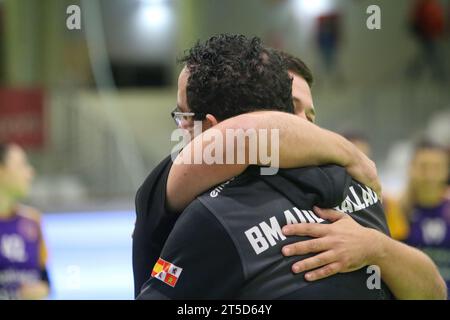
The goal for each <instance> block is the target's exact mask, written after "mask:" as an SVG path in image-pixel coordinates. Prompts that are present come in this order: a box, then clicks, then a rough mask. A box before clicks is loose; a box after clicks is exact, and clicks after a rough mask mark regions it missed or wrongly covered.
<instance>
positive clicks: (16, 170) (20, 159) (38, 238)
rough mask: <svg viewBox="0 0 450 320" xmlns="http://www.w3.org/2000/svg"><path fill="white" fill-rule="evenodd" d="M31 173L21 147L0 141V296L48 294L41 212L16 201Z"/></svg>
mask: <svg viewBox="0 0 450 320" xmlns="http://www.w3.org/2000/svg"><path fill="white" fill-rule="evenodd" d="M33 176H34V170H33V168H32V167H31V165H30V164H29V163H28V160H27V156H26V154H25V152H24V150H23V149H22V148H21V147H19V146H18V145H15V144H1V143H0V299H26V300H34V299H43V298H46V297H47V296H48V294H49V288H50V287H49V278H48V273H47V268H46V259H47V250H46V247H45V243H44V240H43V236H42V229H41V223H40V213H39V212H38V211H37V210H36V209H34V208H31V207H27V206H23V205H21V204H19V201H20V200H21V199H22V198H24V197H25V196H26V195H27V194H28V191H29V189H30V186H31V182H32V180H33Z"/></svg>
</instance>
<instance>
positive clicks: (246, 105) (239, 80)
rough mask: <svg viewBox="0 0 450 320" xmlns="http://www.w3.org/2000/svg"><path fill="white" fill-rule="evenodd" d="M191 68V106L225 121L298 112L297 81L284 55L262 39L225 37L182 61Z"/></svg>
mask: <svg viewBox="0 0 450 320" xmlns="http://www.w3.org/2000/svg"><path fill="white" fill-rule="evenodd" d="M180 62H184V63H185V64H186V67H187V68H188V70H189V78H188V81H187V82H188V83H187V88H186V91H187V102H188V105H189V108H190V109H191V110H192V111H193V112H195V113H200V114H207V113H210V114H212V115H214V116H215V117H216V118H218V119H219V120H224V119H227V118H230V117H233V116H236V115H239V114H242V113H246V112H251V111H257V110H279V111H285V112H289V113H294V105H293V102H292V79H291V78H290V77H289V74H288V73H287V66H286V64H285V63H284V60H283V58H282V57H281V55H280V54H279V53H278V52H276V51H275V50H272V49H268V48H265V47H264V46H263V45H262V43H261V40H260V39H259V38H257V37H253V38H247V37H245V36H243V35H227V34H221V35H218V36H214V37H212V38H210V39H209V40H207V41H205V42H204V43H200V42H197V44H196V45H195V46H194V47H192V48H191V49H190V50H189V52H188V53H187V54H186V55H185V56H184V57H183V58H181V59H180Z"/></svg>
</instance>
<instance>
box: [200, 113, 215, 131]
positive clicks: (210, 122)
mask: <svg viewBox="0 0 450 320" xmlns="http://www.w3.org/2000/svg"><path fill="white" fill-rule="evenodd" d="M218 123H219V121H218V120H217V119H216V117H214V116H213V115H212V114H209V113H208V114H207V115H206V117H205V120H203V130H208V129H209V128H211V127H214V126H215V125H216V124H218Z"/></svg>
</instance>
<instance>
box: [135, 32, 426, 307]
mask: <svg viewBox="0 0 450 320" xmlns="http://www.w3.org/2000/svg"><path fill="white" fill-rule="evenodd" d="M182 60H183V61H184V62H185V63H186V67H185V68H184V69H183V71H182V73H181V74H180V78H179V92H178V108H179V109H180V110H179V111H177V112H178V114H179V115H182V116H183V117H184V118H180V119H178V121H177V124H178V125H179V126H181V127H184V128H186V129H189V128H192V122H193V120H201V121H202V124H204V127H205V128H210V127H213V126H214V127H215V128H217V127H220V126H222V128H224V127H225V128H226V127H233V125H230V123H231V124H233V123H235V125H236V128H242V127H246V126H250V127H252V126H254V125H255V123H257V124H258V125H261V121H260V119H261V117H262V118H263V119H264V114H261V113H259V112H256V113H253V114H252V115H251V116H250V118H248V116H249V115H239V114H241V113H243V112H251V111H256V110H261V109H262V110H280V111H285V112H290V113H292V111H293V109H292V100H291V99H289V98H291V95H292V92H290V91H291V84H289V82H290V81H289V80H291V79H292V78H291V79H289V78H288V79H289V80H288V81H287V82H286V77H285V75H286V74H287V70H286V69H285V68H286V67H285V66H284V64H285V63H286V62H288V61H287V58H286V56H281V55H280V54H278V53H277V52H273V51H271V50H268V49H265V48H263V47H262V46H261V44H260V43H259V40H258V39H251V40H249V39H246V38H245V37H242V36H219V37H217V38H212V39H210V40H208V41H207V42H206V43H205V44H198V45H197V46H196V47H194V48H193V49H191V51H190V52H189V55H188V56H186V57H185V58H184V59H182ZM247 62H248V63H247ZM297 62H298V61H297ZM288 64H290V63H288ZM294 67H295V66H294ZM297 67H298V66H297ZM289 69H290V71H292V70H291V69H292V64H290V67H289ZM294 71H296V70H295V68H294ZM283 73H284V74H283ZM296 73H297V74H300V75H301V76H303V79H304V80H306V81H307V79H308V75H307V74H305V75H303V73H302V72H301V70H300V72H298V71H296ZM291 76H292V74H291ZM252 80H253V81H252ZM293 80H294V89H296V90H297V91H298V87H299V86H301V84H299V83H298V79H296V78H295V77H293ZM296 80H297V81H296ZM310 81H312V78H311V80H310ZM296 82H297V83H296ZM287 84H288V86H287ZM288 92H289V95H288ZM297 96H298V95H297ZM295 98H296V94H294V102H295ZM217 99H221V100H217ZM289 100H291V101H289ZM233 105H235V106H236V108H234V107H233ZM255 105H261V106H262V107H261V108H259V107H254V106H255ZM295 107H296V113H297V114H298V115H300V116H302V115H304V116H305V117H306V118H308V119H309V120H312V119H313V117H314V114H313V112H312V111H311V108H303V109H301V106H299V103H298V101H297V102H296V106H295ZM300 109H301V110H300ZM267 113H268V114H269V115H270V117H271V118H270V119H267V118H266V123H265V125H266V127H269V128H270V127H271V128H284V130H285V131H286V128H289V129H294V131H295V129H296V127H295V126H291V125H292V124H293V123H295V124H296V125H298V126H299V127H300V126H302V128H303V129H305V127H304V125H305V123H304V122H302V121H300V122H295V121H298V120H300V119H299V118H297V117H295V116H292V115H289V114H287V113H277V112H274V111H271V112H267ZM234 115H239V116H237V117H234V119H232V121H235V122H232V121H231V119H228V118H229V117H231V116H234ZM185 116H188V117H190V118H188V117H185ZM258 117H259V118H258ZM293 118H295V120H294V119H293ZM226 119H228V120H226ZM249 119H250V120H252V121H249ZM255 119H258V121H260V122H259V123H258V122H255V121H254V120H255ZM176 120H177V119H176ZM236 120H237V121H236ZM277 120H278V121H280V120H281V121H280V122H277ZM219 121H221V122H220V123H219V124H218V122H219ZM262 122H264V121H262ZM280 124H282V127H281V126H280ZM310 128H311V131H309V133H310V134H312V133H313V132H312V131H314V130H317V128H316V127H315V126H311V127H310ZM281 131H282V132H281V135H280V137H281V143H280V144H281V148H282V145H283V138H284V139H285V140H284V141H289V142H294V143H298V141H308V139H305V137H304V136H302V135H301V134H302V133H299V134H298V133H296V134H291V133H290V132H289V131H288V132H287V134H286V132H285V135H283V129H281ZM314 133H317V135H318V136H325V135H326V134H328V135H329V138H330V139H331V140H333V139H336V136H334V135H333V134H331V133H328V132H326V133H324V132H320V131H314ZM303 134H304V133H303ZM292 137H296V138H297V137H300V138H299V139H298V141H296V140H289V138H292ZM313 137H314V138H316V136H314V134H313ZM196 140H197V141H201V140H198V139H196ZM196 140H194V141H193V144H195V142H196ZM333 141H336V140H333ZM316 142H317V140H316ZM191 145H192V144H191ZM300 145H301V144H300ZM307 145H308V144H307V143H306V144H305V146H307ZM323 145H326V142H325V143H324V144H323ZM323 145H322V146H323ZM187 148H189V146H188V147H187ZM287 148H289V145H288V147H287ZM333 148H335V149H336V147H335V146H333ZM306 149H307V148H306ZM310 149H311V150H313V151H312V152H311V151H304V150H302V152H304V153H305V154H306V155H307V156H305V154H303V155H300V156H298V155H296V156H297V158H294V160H292V159H293V158H292V153H294V154H295V152H292V150H290V151H286V150H285V153H286V154H288V153H289V152H290V153H291V158H290V160H286V159H289V156H288V157H286V158H285V159H284V161H285V162H284V165H285V166H286V167H290V166H293V167H296V166H299V165H305V162H307V161H312V163H307V164H311V165H315V164H317V163H316V162H319V164H320V160H317V159H321V158H320V156H317V153H316V154H314V148H310ZM337 149H339V148H337ZM327 151H328V152H329V153H332V152H330V151H329V150H327ZM280 154H281V155H282V156H281V159H282V161H281V164H282V165H283V157H284V153H283V152H280ZM300 154H301V152H300ZM308 156H311V157H308ZM314 156H315V157H316V158H314ZM302 157H303V158H302ZM328 157H330V155H328ZM337 158H339V157H337ZM343 158H345V157H343ZM299 159H302V160H301V161H303V163H302V164H298V162H299ZM304 159H308V160H306V161H305V160H304ZM361 159H363V160H364V158H361ZM289 161H291V162H289ZM295 161H297V163H296V162H295ZM330 162H332V161H330ZM336 163H339V162H338V161H336ZM176 167H177V166H174V168H176ZM200 167H201V168H202V169H201V170H205V167H204V166H200ZM212 167H213V168H214V169H213V170H215V172H214V178H215V179H219V178H218V177H220V175H221V174H223V175H224V176H226V175H227V174H229V173H230V171H233V170H230V168H229V167H226V166H220V165H214V166H212ZM189 168H190V169H194V168H195V166H194V167H193V166H190V167H189ZM233 168H234V170H237V171H239V170H242V171H244V170H245V168H247V165H242V166H239V165H234V166H233ZM157 169H158V168H157ZM347 169H349V168H348V166H347ZM174 171H177V170H174ZM191 171H192V170H191ZM194 171H195V170H194ZM349 171H351V170H349ZM198 172H199V173H200V174H201V173H202V172H201V171H198ZM205 173H207V170H206V171H203V175H202V174H201V175H199V176H198V180H204V181H207V180H208V179H209V177H208V175H205ZM237 173H241V172H237ZM353 173H354V172H353ZM158 174H159V176H157V177H158V178H160V179H164V176H166V177H167V176H168V177H169V178H168V179H169V181H168V182H167V196H168V198H167V199H166V198H165V195H166V194H165V191H166V190H164V189H163V188H155V187H154V184H153V185H152V184H150V185H152V186H153V188H152V189H149V188H148V182H149V181H150V182H151V181H152V180H154V179H155V178H154V177H153V179H149V178H148V179H147V180H146V182H145V183H144V185H143V187H141V189H140V191H139V194H138V196H137V203H136V204H137V212H138V220H137V225H136V227H137V228H136V229H135V240H136V230H138V232H139V228H138V225H139V223H138V222H139V212H141V213H142V212H144V213H145V212H152V211H153V212H154V210H155V209H156V207H155V205H154V203H149V202H147V203H145V201H141V200H142V198H144V199H145V200H147V201H148V191H149V190H151V191H152V192H155V191H156V194H158V195H160V197H159V198H160V199H159V201H161V199H162V200H163V201H166V202H167V207H168V208H169V210H172V211H175V212H176V211H179V210H180V209H182V208H183V206H185V202H186V201H187V197H186V196H184V195H183V194H184V193H186V194H189V193H190V192H189V191H188V190H186V192H181V193H178V194H177V195H179V196H175V197H174V196H173V190H174V186H173V182H174V181H175V182H176V183H175V185H176V184H177V183H178V185H179V182H180V180H181V181H183V177H182V176H179V175H178V176H177V174H174V175H172V179H171V177H170V176H171V174H172V171H171V170H170V165H168V166H167V167H166V168H164V167H163V166H160V168H159V173H158ZM191 174H192V172H191ZM194 174H195V172H194ZM174 176H175V177H179V178H181V179H174ZM205 177H206V178H205ZM228 178H229V177H228ZM209 180H211V179H209ZM360 180H362V179H360ZM170 181H172V183H171V182H170ZM217 181H221V180H217ZM198 186H199V184H197V185H196V187H195V188H192V189H194V190H197V189H198ZM375 187H376V186H375ZM161 189H162V190H161ZM176 189H177V188H176V187H175V190H176ZM185 189H186V188H185ZM189 189H191V188H189ZM346 190H347V191H346ZM348 190H351V192H352V195H351V196H350V198H349V195H348V194H346V192H347V193H349V191H348ZM191 192H192V190H191ZM194 192H195V191H194ZM344 198H345V201H344V202H342V201H343V200H344ZM153 199H155V198H153ZM191 200H192V199H191ZM352 201H355V202H356V203H360V202H361V201H362V202H363V204H362V203H360V207H359V208H357V207H356V206H353V207H352V206H351V204H350V203H354V202H352ZM315 204H319V205H321V206H323V207H333V206H337V205H339V204H341V210H342V209H344V211H345V210H347V213H349V215H351V216H352V217H353V218H355V220H356V221H357V222H359V224H361V225H362V226H365V227H370V228H372V229H378V230H379V231H381V232H379V233H380V234H382V233H387V228H386V223H385V221H384V214H383V211H382V208H381V206H380V203H379V201H378V197H377V195H376V194H375V192H373V191H372V190H371V189H369V188H367V187H365V186H363V185H361V184H359V183H357V182H356V181H355V180H352V179H351V178H350V177H349V176H348V175H347V174H346V173H345V171H344V170H343V169H342V168H339V167H336V166H327V167H320V168H317V167H315V168H304V169H294V170H286V171H283V170H282V171H281V172H280V174H278V175H277V176H274V177H262V176H259V175H257V174H255V170H253V168H250V169H248V170H247V171H246V172H245V173H244V174H242V175H241V176H239V177H237V178H236V179H234V181H232V182H227V184H226V186H225V185H223V186H220V187H218V188H216V189H214V190H213V191H212V192H211V193H206V194H204V195H202V196H200V197H199V198H198V199H197V200H195V201H194V202H193V203H192V204H191V205H190V206H189V207H188V208H187V209H186V210H185V211H184V212H183V214H182V216H181V217H180V218H179V220H178V222H177V223H176V224H175V227H174V229H173V231H172V233H171V234H170V237H169V238H168V239H167V240H166V238H167V236H165V237H166V238H164V233H166V234H168V231H169V232H170V230H171V228H172V226H173V223H174V221H175V220H176V219H177V217H178V216H177V215H176V214H173V213H172V214H171V213H169V212H165V214H166V215H165V216H164V215H163V216H159V217H158V216H156V215H154V216H153V217H157V219H156V222H155V220H153V224H154V226H156V225H157V223H158V221H159V227H154V229H153V234H152V236H153V238H152V239H153V243H156V242H158V240H159V241H160V243H161V242H163V243H165V246H164V248H163V250H162V253H161V257H160V258H159V259H158V260H157V261H156V263H155V264H154V269H153V272H152V278H151V279H150V280H149V281H148V283H147V284H146V287H145V289H144V290H143V291H142V294H141V296H140V298H149V299H155V298H175V299H177V298H178V299H180V298H287V299H302V298H318V299H323V298H370V299H378V298H387V297H389V296H390V292H389V290H388V289H387V288H386V287H385V286H384V284H383V283H382V284H381V285H380V287H379V288H377V289H378V290H375V291H371V290H370V289H369V287H368V286H367V283H366V279H367V274H366V273H365V269H360V267H362V266H364V265H367V264H365V263H362V265H360V266H359V267H358V268H354V270H356V269H358V270H357V271H353V270H347V271H352V272H348V273H345V274H339V275H336V276H333V277H330V278H327V279H325V280H323V281H320V282H316V283H312V282H307V281H305V278H304V277H303V276H304V273H298V272H295V273H292V272H291V269H290V266H291V265H292V263H293V262H294V261H296V260H298V258H295V257H290V258H283V256H282V255H281V252H280V251H281V247H280V245H281V243H282V242H285V244H286V243H291V244H294V243H295V242H296V241H298V240H300V242H299V243H302V242H304V243H305V242H308V241H305V240H309V239H310V238H309V237H291V238H286V237H285V236H284V235H283V234H282V233H281V230H280V227H281V226H282V225H284V224H295V223H297V222H300V223H299V224H297V225H304V226H305V227H307V229H311V230H312V229H315V228H313V227H315V225H318V226H322V225H323V223H320V222H324V221H323V219H322V218H321V217H320V216H317V215H316V214H315V213H314V212H312V211H311V210H305V209H311V208H312V206H313V205H315ZM348 204H350V207H349V206H348ZM302 208H303V210H302ZM361 211H362V213H363V214H361ZM319 212H320V211H319ZM356 212H358V214H357V215H353V213H356ZM319 215H320V214H319ZM324 218H330V220H333V219H342V217H337V218H336V215H332V214H330V213H327V214H324ZM158 219H159V220H158ZM349 219H350V218H349ZM349 219H347V221H346V223H354V224H356V225H358V224H357V223H356V222H354V221H353V220H351V222H349V221H350V220H349ZM142 220H143V219H142V217H141V220H140V225H143V224H144V223H142ZM147 221H148V220H147ZM360 228H363V227H360ZM328 229H330V228H328ZM363 229H366V228H363ZM140 230H141V231H140V232H142V230H143V229H140ZM305 230H306V229H305ZM311 230H306V231H309V232H311ZM330 230H332V228H331V229H330ZM352 230H357V229H355V228H353V229H352ZM358 231H360V230H358ZM377 232H378V231H377ZM155 235H156V237H155ZM311 236H313V237H314V236H318V235H314V234H312V235H311ZM362 236H363V235H362V233H361V232H360V233H359V234H358V235H357V236H356V238H358V237H362ZM364 237H366V235H364ZM366 238H368V237H366ZM366 240H367V239H366ZM309 242H311V240H310V241H309ZM296 244H298V243H296ZM364 244H365V245H364ZM371 245H372V244H367V242H362V245H361V246H362V247H363V249H364V248H365V249H366V250H367V249H368V248H369V247H370V246H371ZM134 249H137V248H136V247H135V246H134ZM151 249H153V250H154V251H155V252H157V251H158V248H156V247H153V248H151ZM401 249H402V250H403V249H404V248H401ZM367 251H368V255H369V256H370V253H369V252H370V250H367ZM316 252H317V251H316ZM316 252H310V253H309V254H308V255H307V256H304V257H303V258H311V257H312V256H315V254H314V253H316ZM372 252H375V251H372ZM134 253H137V250H134ZM311 253H312V254H311ZM369 258H371V257H369ZM155 260H156V259H155ZM155 260H154V261H155ZM303 260H304V259H303ZM306 260H308V261H309V260H311V259H306ZM367 261H370V260H367ZM367 261H364V262H367ZM372 261H375V260H372ZM358 263H361V261H358ZM135 266H136V265H135ZM431 267H433V266H431ZM147 270H148V266H147ZM135 271H136V270H135ZM294 271H295V270H294ZM432 271H433V270H431V272H430V273H432ZM388 279H389V277H388ZM308 280H309V279H308ZM383 280H384V279H383ZM389 280H391V281H390V284H393V283H394V281H392V279H389ZM396 285H397V284H395V283H394V285H393V287H394V289H396V293H398V292H400V291H401V290H398V286H397V287H396ZM332 288H334V289H332ZM336 288H338V289H336ZM402 289H403V288H402Z"/></svg>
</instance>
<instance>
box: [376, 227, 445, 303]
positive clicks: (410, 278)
mask: <svg viewBox="0 0 450 320" xmlns="http://www.w3.org/2000/svg"><path fill="white" fill-rule="evenodd" d="M373 232H374V234H375V237H376V239H377V242H376V243H378V245H379V250H378V251H379V253H378V254H377V255H376V257H375V259H374V260H373V261H372V262H371V264H375V265H377V266H379V267H380V270H381V278H382V279H383V281H384V282H385V283H386V285H387V286H388V287H389V289H390V290H391V291H392V293H393V294H394V296H395V297H396V298H397V299H446V297H447V288H446V284H445V282H444V280H443V279H442V277H441V275H440V274H439V271H438V269H437V267H436V265H435V264H434V263H433V261H432V260H431V259H430V258H429V257H428V256H427V255H426V254H424V253H423V252H421V251H419V250H417V249H415V248H413V247H410V246H408V245H406V244H403V243H401V242H399V241H396V240H394V239H391V238H389V237H388V236H386V235H384V234H382V233H381V232H379V231H375V230H374V231H373Z"/></svg>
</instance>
